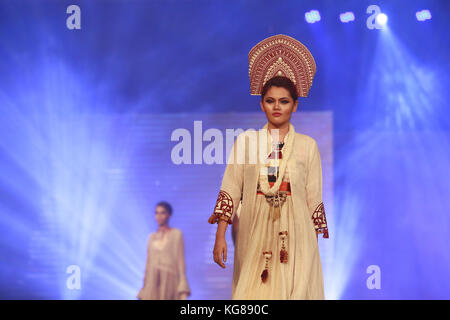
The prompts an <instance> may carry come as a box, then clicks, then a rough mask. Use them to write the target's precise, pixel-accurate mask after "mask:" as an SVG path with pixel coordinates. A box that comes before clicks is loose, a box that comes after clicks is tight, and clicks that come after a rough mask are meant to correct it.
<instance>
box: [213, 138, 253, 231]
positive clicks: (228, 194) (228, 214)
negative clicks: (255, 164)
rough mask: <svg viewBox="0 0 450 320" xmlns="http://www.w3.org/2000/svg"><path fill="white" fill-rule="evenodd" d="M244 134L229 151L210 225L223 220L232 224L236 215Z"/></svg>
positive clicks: (240, 194)
mask: <svg viewBox="0 0 450 320" xmlns="http://www.w3.org/2000/svg"><path fill="white" fill-rule="evenodd" d="M244 139H245V134H241V135H239V136H238V138H237V139H236V141H235V143H234V145H233V148H232V150H231V153H230V156H229V158H228V162H227V165H226V168H225V173H224V175H223V179H222V185H221V187H220V191H219V195H218V197H217V201H216V205H215V207H214V211H213V213H212V214H211V216H210V217H209V219H208V222H209V223H211V224H214V223H218V222H219V220H225V221H227V222H228V224H232V221H233V218H234V216H235V214H236V210H237V208H238V204H239V201H240V200H241V196H242V186H243V181H244V162H245V161H244V160H243V155H244V153H245V148H246V146H245V143H246V142H245V140H244Z"/></svg>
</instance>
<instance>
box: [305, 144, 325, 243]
mask: <svg viewBox="0 0 450 320" xmlns="http://www.w3.org/2000/svg"><path fill="white" fill-rule="evenodd" d="M306 199H307V203H308V208H309V212H310V214H311V219H312V221H313V223H314V228H315V229H316V235H319V234H323V237H324V238H328V237H329V236H328V225H327V219H326V216H325V208H324V205H323V199H322V164H321V160H320V152H319V148H318V146H317V142H316V141H315V140H314V139H313V143H312V147H311V148H310V153H309V161H308V174H307V181H306Z"/></svg>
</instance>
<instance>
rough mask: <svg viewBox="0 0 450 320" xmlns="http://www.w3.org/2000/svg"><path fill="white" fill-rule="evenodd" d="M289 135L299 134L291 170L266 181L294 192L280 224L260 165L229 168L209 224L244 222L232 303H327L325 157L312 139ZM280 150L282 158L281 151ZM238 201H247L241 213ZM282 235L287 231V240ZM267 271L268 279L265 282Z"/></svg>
mask: <svg viewBox="0 0 450 320" xmlns="http://www.w3.org/2000/svg"><path fill="white" fill-rule="evenodd" d="M292 131H294V130H292ZM288 134H295V138H294V147H293V149H292V154H291V156H290V157H289V159H282V161H289V162H288V164H289V165H287V167H286V171H285V173H284V175H283V177H275V179H274V177H270V173H269V175H268V177H267V178H268V179H269V182H271V184H270V185H272V184H273V183H274V181H276V180H277V179H283V182H282V184H281V186H283V185H285V188H284V189H286V190H289V192H287V194H286V197H285V202H284V203H283V204H282V206H281V210H280V215H279V218H278V219H275V220H273V218H272V217H273V216H272V215H273V210H274V209H273V207H272V208H271V206H270V204H269V202H270V201H267V199H266V196H265V195H264V194H262V193H261V192H260V183H259V174H260V173H259V172H257V170H256V169H255V166H254V165H246V164H245V165H240V164H230V163H229V164H227V168H226V171H225V174H224V179H223V181H222V186H221V191H220V193H219V198H218V201H217V204H216V207H215V211H214V213H213V215H212V216H211V217H210V219H209V222H210V223H211V222H214V220H215V219H219V217H221V215H224V214H225V215H226V216H227V217H229V220H228V223H232V220H233V218H234V216H235V215H237V216H238V218H239V229H238V232H237V240H236V243H235V259H234V272H233V289H232V299H236V300H257V299H280V300H284V299H324V285H323V275H322V265H321V260H320V254H319V247H318V235H319V234H323V237H324V238H328V227H327V222H326V217H325V211H324V206H323V202H322V168H321V161H320V154H319V150H318V148H317V144H316V142H315V140H314V139H312V138H311V137H309V136H306V135H303V134H299V133H296V132H295V131H294V132H292V133H291V131H289V133H288ZM239 139H242V140H243V139H244V138H243V137H241V138H240V137H238V140H239ZM285 139H286V138H285ZM285 141H286V140H285ZM237 145H238V141H237V142H236V144H235V147H236V146H237ZM245 150H248V147H247V146H246V147H245ZM280 151H281V154H282V151H283V149H282V147H281V150H280ZM270 166H271V167H270V168H269V171H271V172H272V173H274V172H277V173H278V167H277V166H275V165H273V164H272V161H271V164H270ZM271 180H272V181H271ZM280 190H283V189H282V188H281V187H280ZM252 193H253V194H254V193H256V196H252ZM239 199H243V200H242V203H243V204H244V206H243V208H242V210H236V207H237V206H236V204H237V203H239ZM246 201H247V202H246ZM241 206H242V205H241ZM280 232H287V235H286V238H285V239H284V241H283V240H282V235H280ZM282 249H284V250H285V251H286V252H287V260H284V261H283V262H282V260H283V258H282V256H286V255H283V254H282V252H281V251H282ZM267 251H270V252H271V253H272V255H271V257H270V258H269V259H267V256H264V254H263V253H264V252H267ZM265 269H267V271H268V276H267V277H266V280H265V281H263V280H262V279H263V278H264V277H263V271H264V270H265Z"/></svg>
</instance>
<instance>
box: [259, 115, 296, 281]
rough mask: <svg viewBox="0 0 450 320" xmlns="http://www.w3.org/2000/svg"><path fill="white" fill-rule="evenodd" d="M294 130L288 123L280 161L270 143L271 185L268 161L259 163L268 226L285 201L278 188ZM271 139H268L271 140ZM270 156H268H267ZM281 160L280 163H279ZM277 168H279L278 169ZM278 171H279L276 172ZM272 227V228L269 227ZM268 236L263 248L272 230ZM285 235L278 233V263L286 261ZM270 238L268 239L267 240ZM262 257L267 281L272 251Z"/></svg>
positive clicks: (277, 153) (265, 251) (278, 215)
mask: <svg viewBox="0 0 450 320" xmlns="http://www.w3.org/2000/svg"><path fill="white" fill-rule="evenodd" d="M264 128H265V129H266V128H267V124H266V125H265V126H264ZM294 136H295V131H294V127H293V125H292V124H289V132H288V134H287V135H286V137H285V141H286V142H285V143H284V145H283V155H282V157H281V161H280V159H279V149H278V148H275V147H274V144H273V143H271V145H272V148H271V152H270V153H269V155H271V154H272V153H273V154H274V155H275V160H276V162H277V163H276V167H277V170H276V171H275V177H276V180H275V183H274V184H273V186H272V187H270V185H269V179H268V168H269V166H270V161H268V162H267V163H266V164H265V165H264V166H262V165H261V167H260V174H259V179H258V180H259V186H260V190H261V191H262V192H263V193H264V195H265V197H266V200H267V201H268V203H269V215H268V221H267V222H268V223H269V224H270V227H272V226H273V223H270V222H272V221H275V220H277V219H279V218H280V215H281V206H282V204H283V203H284V202H285V201H286V193H280V191H279V189H280V186H281V182H282V181H283V177H284V174H285V172H286V167H287V160H288V159H289V156H290V154H291V151H292V145H293V141H294ZM271 140H272V139H270V141H271ZM275 145H276V146H278V141H276V142H275ZM269 157H270V156H269ZM280 162H281V163H280ZM278 169H279V170H278ZM278 171H279V172H278ZM270 229H272V228H270ZM269 233H270V237H266V238H265V242H266V244H265V246H264V247H265V248H268V245H267V242H269V243H272V241H271V238H272V234H273V230H270V231H269ZM287 235H288V231H287V230H284V231H280V232H279V233H278V236H279V240H280V241H281V249H280V263H287V262H288V251H287V247H286V241H287ZM269 238H270V241H269ZM263 257H264V270H263V271H262V273H261V281H262V282H263V283H266V282H267V279H268V277H269V261H270V259H271V258H272V251H271V250H264V251H263Z"/></svg>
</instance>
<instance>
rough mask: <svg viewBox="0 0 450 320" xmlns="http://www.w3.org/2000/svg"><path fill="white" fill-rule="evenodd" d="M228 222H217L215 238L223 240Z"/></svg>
mask: <svg viewBox="0 0 450 320" xmlns="http://www.w3.org/2000/svg"><path fill="white" fill-rule="evenodd" d="M227 227H228V222H227V221H225V220H219V223H218V224H217V231H216V238H222V237H223V238H225V233H226V231H227Z"/></svg>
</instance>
